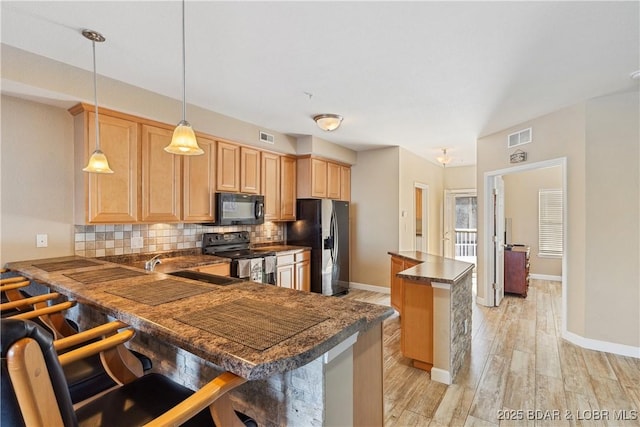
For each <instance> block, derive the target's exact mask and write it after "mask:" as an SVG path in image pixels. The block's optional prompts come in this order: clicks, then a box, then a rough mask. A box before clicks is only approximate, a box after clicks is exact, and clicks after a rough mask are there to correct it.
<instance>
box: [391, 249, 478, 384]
mask: <svg viewBox="0 0 640 427" xmlns="http://www.w3.org/2000/svg"><path fill="white" fill-rule="evenodd" d="M389 255H391V304H392V306H393V307H394V308H395V309H396V310H397V311H398V312H399V313H400V317H401V329H400V345H401V350H402V354H403V355H404V356H405V357H408V358H410V359H412V360H413V366H415V367H416V368H420V369H424V370H427V371H429V372H430V373H431V379H432V380H434V381H438V382H441V383H444V384H452V383H453V381H454V379H455V377H456V374H457V373H458V371H459V369H460V367H461V366H462V362H463V361H464V358H465V356H466V355H467V354H468V353H469V352H470V349H471V304H472V295H471V293H472V289H471V288H472V271H473V264H469V263H466V262H462V261H457V260H454V259H450V258H444V257H441V256H437V255H431V254H426V253H424V252H415V251H401V252H389Z"/></svg>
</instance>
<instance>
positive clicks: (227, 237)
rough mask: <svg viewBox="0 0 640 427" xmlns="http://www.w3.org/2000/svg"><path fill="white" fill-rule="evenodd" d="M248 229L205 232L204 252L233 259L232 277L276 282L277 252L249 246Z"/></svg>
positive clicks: (270, 283) (260, 281)
mask: <svg viewBox="0 0 640 427" xmlns="http://www.w3.org/2000/svg"><path fill="white" fill-rule="evenodd" d="M249 244H250V239H249V232H248V231H234V232H230V233H204V234H203V235H202V253H203V254H204V255H216V256H219V257H224V258H229V259H231V277H237V278H240V279H247V280H251V281H253V282H259V283H266V284H269V285H275V284H276V254H275V252H271V251H261V250H257V249H251V248H250V247H249Z"/></svg>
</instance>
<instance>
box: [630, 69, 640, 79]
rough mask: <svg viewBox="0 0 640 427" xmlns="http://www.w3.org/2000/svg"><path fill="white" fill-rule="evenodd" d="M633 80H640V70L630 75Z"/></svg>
mask: <svg viewBox="0 0 640 427" xmlns="http://www.w3.org/2000/svg"><path fill="white" fill-rule="evenodd" d="M629 77H631V78H632V79H633V80H640V70H637V71H634V72H633V73H631V74H630V75H629Z"/></svg>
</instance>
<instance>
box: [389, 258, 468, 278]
mask: <svg viewBox="0 0 640 427" xmlns="http://www.w3.org/2000/svg"><path fill="white" fill-rule="evenodd" d="M389 255H393V256H398V257H401V258H406V259H410V260H412V261H417V262H422V263H421V264H418V265H416V266H414V267H411V268H408V269H406V270H403V271H401V272H399V273H398V277H401V278H403V279H409V280H414V281H418V282H420V281H425V282H431V281H434V282H441V283H449V284H452V285H453V284H455V283H458V282H459V281H460V280H461V279H463V278H464V277H465V276H466V275H467V274H469V273H471V271H472V270H473V267H474V265H473V264H471V263H468V262H463V261H458V260H455V259H451V258H445V257H442V256H439V255H432V254H427V253H425V252H418V251H400V252H389Z"/></svg>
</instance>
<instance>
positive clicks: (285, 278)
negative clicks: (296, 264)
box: [276, 264, 295, 289]
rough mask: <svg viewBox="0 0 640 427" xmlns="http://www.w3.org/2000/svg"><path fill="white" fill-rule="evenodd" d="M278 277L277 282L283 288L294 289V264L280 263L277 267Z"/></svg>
mask: <svg viewBox="0 0 640 427" xmlns="http://www.w3.org/2000/svg"><path fill="white" fill-rule="evenodd" d="M277 271H278V278H277V282H276V283H277V284H278V286H280V287H282V288H290V289H294V286H295V285H294V280H295V278H294V269H293V264H289V265H279V266H278V268H277Z"/></svg>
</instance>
